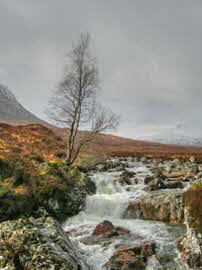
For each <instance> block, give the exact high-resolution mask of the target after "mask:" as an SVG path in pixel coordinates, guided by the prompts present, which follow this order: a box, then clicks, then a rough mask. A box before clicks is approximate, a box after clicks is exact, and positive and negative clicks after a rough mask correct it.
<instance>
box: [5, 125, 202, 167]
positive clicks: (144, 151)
mask: <svg viewBox="0 0 202 270" xmlns="http://www.w3.org/2000/svg"><path fill="white" fill-rule="evenodd" d="M11 124H13V123H9V124H8V123H1V124H0V157H5V156H10V155H15V156H16V155H17V156H21V157H23V158H28V159H31V160H35V161H36V162H37V161H39V162H40V161H43V160H45V161H50V160H58V159H63V158H64V157H65V138H66V137H67V133H68V131H67V130H66V129H61V128H56V127H53V126H51V125H50V126H48V127H45V126H42V125H39V124H26V125H19V126H11ZM86 133H87V132H85V131H80V133H79V138H81V137H83V136H85V135H86ZM87 155H88V156H89V157H90V159H93V156H95V159H96V160H97V159H99V157H100V158H101V159H102V158H103V157H104V156H106V155H107V156H142V155H146V156H151V157H159V158H160V157H161V158H168V157H169V158H176V157H179V158H188V157H189V156H191V155H192V156H196V157H197V158H198V159H202V147H193V146H177V145H165V144H160V143H154V142H146V141H139V140H131V139H125V138H121V137H117V136H112V135H100V136H99V137H98V138H97V139H96V141H95V142H93V143H91V144H90V145H88V146H87V147H86V148H85V149H84V150H83V152H82V155H81V156H80V160H81V158H82V157H84V158H85V159H86V156H87Z"/></svg>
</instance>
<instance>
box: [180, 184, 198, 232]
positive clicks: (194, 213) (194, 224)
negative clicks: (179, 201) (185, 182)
mask: <svg viewBox="0 0 202 270" xmlns="http://www.w3.org/2000/svg"><path fill="white" fill-rule="evenodd" d="M183 199H184V204H185V206H186V207H187V209H188V211H189V214H190V216H191V219H190V220H189V226H190V227H191V228H194V230H195V231H196V232H197V233H202V181H200V182H198V183H194V184H192V187H191V188H190V189H189V190H187V191H186V192H185V193H184V195H183Z"/></svg>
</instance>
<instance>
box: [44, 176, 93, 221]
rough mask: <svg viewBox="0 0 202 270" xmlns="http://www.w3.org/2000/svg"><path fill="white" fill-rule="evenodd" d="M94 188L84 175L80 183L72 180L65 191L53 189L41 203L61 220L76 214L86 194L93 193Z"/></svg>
mask: <svg viewBox="0 0 202 270" xmlns="http://www.w3.org/2000/svg"><path fill="white" fill-rule="evenodd" d="M95 190H96V187H95V184H94V183H93V182H92V180H91V179H90V178H89V177H87V176H84V178H83V184H82V185H78V183H77V182H75V183H74V182H72V183H71V188H70V189H69V191H67V192H63V191H60V190H54V191H53V192H52V194H51V196H49V198H48V199H47V200H45V201H44V202H43V205H44V207H45V208H46V209H47V210H48V212H50V213H51V214H52V215H53V216H54V217H55V218H56V219H57V220H59V221H62V222H63V221H65V220H66V219H67V217H71V216H73V215H76V214H78V213H79V211H81V210H82V209H83V208H84V207H85V202H86V196H87V195H90V194H93V193H95Z"/></svg>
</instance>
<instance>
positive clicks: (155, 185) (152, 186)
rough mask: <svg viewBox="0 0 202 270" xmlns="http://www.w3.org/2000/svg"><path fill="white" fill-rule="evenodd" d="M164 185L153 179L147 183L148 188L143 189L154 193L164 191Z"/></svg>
mask: <svg viewBox="0 0 202 270" xmlns="http://www.w3.org/2000/svg"><path fill="white" fill-rule="evenodd" d="M165 188H166V185H165V183H164V181H163V180H162V179H158V178H157V179H154V180H152V181H150V182H149V183H148V186H147V187H146V188H145V191H155V190H159V189H165Z"/></svg>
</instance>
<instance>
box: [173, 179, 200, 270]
mask: <svg viewBox="0 0 202 270" xmlns="http://www.w3.org/2000/svg"><path fill="white" fill-rule="evenodd" d="M183 201H184V204H185V210H184V214H185V224H186V227H187V232H186V234H185V235H184V236H183V237H181V238H180V239H179V240H178V248H179V250H180V252H181V259H182V261H183V262H184V263H186V264H187V265H188V266H189V267H190V268H191V269H202V182H198V183H196V182H195V183H193V184H192V187H191V188H189V189H188V190H186V192H185V193H184V194H183Z"/></svg>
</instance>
